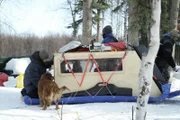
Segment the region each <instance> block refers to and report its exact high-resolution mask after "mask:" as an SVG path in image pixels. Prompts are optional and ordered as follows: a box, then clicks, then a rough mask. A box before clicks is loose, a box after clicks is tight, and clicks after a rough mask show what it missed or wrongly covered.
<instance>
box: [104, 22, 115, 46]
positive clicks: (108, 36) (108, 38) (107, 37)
mask: <svg viewBox="0 0 180 120" xmlns="http://www.w3.org/2000/svg"><path fill="white" fill-rule="evenodd" d="M102 33H103V34H102V36H103V41H102V44H105V43H110V42H118V40H117V39H116V38H115V37H114V36H113V34H112V27H111V26H110V25H107V26H105V27H104V28H103V30H102Z"/></svg>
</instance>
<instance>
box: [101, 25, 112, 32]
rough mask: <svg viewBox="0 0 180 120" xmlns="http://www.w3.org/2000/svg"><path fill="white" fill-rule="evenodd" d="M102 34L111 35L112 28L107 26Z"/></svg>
mask: <svg viewBox="0 0 180 120" xmlns="http://www.w3.org/2000/svg"><path fill="white" fill-rule="evenodd" d="M102 32H103V34H109V33H112V27H111V26H110V25H107V26H105V27H104V28H103V31H102Z"/></svg>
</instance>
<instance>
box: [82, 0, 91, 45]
mask: <svg viewBox="0 0 180 120" xmlns="http://www.w3.org/2000/svg"><path fill="white" fill-rule="evenodd" d="M91 34H92V0H83V31H82V44H89V42H90V40H91Z"/></svg>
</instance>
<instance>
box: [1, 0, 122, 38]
mask: <svg viewBox="0 0 180 120" xmlns="http://www.w3.org/2000/svg"><path fill="white" fill-rule="evenodd" d="M68 7H69V6H68V5H67V0H3V2H2V4H1V5H0V21H1V22H0V23H2V21H3V22H5V23H8V25H10V26H12V28H13V29H14V30H12V29H9V28H7V25H6V27H5V25H3V26H0V28H1V29H0V30H1V31H0V32H4V31H5V32H7V31H8V33H17V34H19V35H24V34H25V35H26V34H35V35H37V36H40V37H43V36H45V35H48V34H56V33H59V34H60V35H61V34H72V29H67V28H66V27H67V26H68V25H69V24H70V23H72V17H71V13H70V10H68V9H67V8H68ZM65 8H66V9H65ZM110 15H111V14H109V13H107V14H106V15H105V21H104V22H105V24H104V26H105V25H110V24H111V16H110ZM120 16H121V15H120ZM0 25H1V24H0ZM117 25H118V24H116V17H115V18H113V26H112V27H113V31H114V32H113V33H118V34H120V35H121V34H122V33H123V32H122V31H121V32H119V31H116V30H117V29H116V28H117ZM123 25H124V23H121V25H119V26H123ZM2 27H3V28H4V29H2ZM100 29H102V28H100ZM14 31H15V32H14ZM81 33H82V27H80V28H79V34H81ZM92 33H93V34H95V33H96V29H95V28H94V27H93V29H92ZM118 36H119V35H118Z"/></svg>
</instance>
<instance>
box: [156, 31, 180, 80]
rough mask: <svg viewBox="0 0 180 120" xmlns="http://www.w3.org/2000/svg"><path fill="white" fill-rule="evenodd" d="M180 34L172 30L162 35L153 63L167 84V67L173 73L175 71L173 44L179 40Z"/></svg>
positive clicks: (168, 74) (168, 75)
mask: <svg viewBox="0 0 180 120" xmlns="http://www.w3.org/2000/svg"><path fill="white" fill-rule="evenodd" d="M179 37H180V33H179V31H178V30H176V29H173V30H172V31H171V32H169V33H166V34H163V36H162V38H161V40H160V47H159V51H158V53H157V57H156V60H155V63H156V65H157V67H158V68H159V70H160V72H161V73H162V75H163V77H164V78H165V80H166V81H164V83H168V80H169V78H170V73H169V71H168V67H169V66H170V67H171V68H172V69H173V70H174V71H175V70H176V64H175V61H174V58H173V56H172V53H173V46H174V43H175V42H176V41H177V40H178V39H179Z"/></svg>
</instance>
